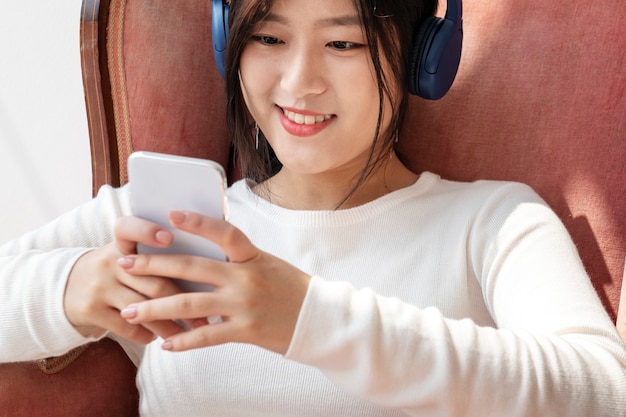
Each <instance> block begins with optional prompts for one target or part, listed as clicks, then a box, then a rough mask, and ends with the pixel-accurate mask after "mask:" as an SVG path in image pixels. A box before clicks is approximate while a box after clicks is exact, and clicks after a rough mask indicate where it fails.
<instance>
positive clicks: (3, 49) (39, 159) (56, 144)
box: [0, 0, 91, 244]
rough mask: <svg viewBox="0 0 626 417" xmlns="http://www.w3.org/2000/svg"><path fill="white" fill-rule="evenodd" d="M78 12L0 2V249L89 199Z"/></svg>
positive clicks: (59, 5)
mask: <svg viewBox="0 0 626 417" xmlns="http://www.w3.org/2000/svg"><path fill="white" fill-rule="evenodd" d="M80 9H81V0H65V1H47V0H46V1H44V0H36V1H24V0H2V1H0V244H2V243H3V242H5V241H6V240H8V239H10V238H12V237H15V236H18V235H19V234H21V233H23V232H24V231H26V230H29V229H32V228H34V227H37V226H39V225H41V224H43V223H44V222H46V221H48V220H50V219H52V218H54V217H56V216H57V215H59V214H61V213H63V212H65V211H67V210H68V209H70V208H72V207H74V206H76V205H78V204H79V203H81V202H83V201H85V200H87V199H89V198H90V196H91V165H90V156H89V136H88V130H87V117H86V114H85V101H84V94H83V87H82V79H81V67H80V45H79V31H80V26H79V23H80Z"/></svg>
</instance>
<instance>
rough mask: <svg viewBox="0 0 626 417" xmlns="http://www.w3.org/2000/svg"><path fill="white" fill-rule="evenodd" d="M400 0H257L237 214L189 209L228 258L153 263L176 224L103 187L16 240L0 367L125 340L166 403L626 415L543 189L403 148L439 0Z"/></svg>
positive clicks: (588, 298) (617, 363) (616, 360)
mask: <svg viewBox="0 0 626 417" xmlns="http://www.w3.org/2000/svg"><path fill="white" fill-rule="evenodd" d="M378 3H380V4H378V5H377V7H376V8H374V7H373V5H372V4H371V2H370V1H365V0H363V1H351V0H319V1H315V2H311V1H307V0H281V1H275V2H265V1H255V0H236V1H235V2H234V3H233V4H232V8H231V18H232V20H233V22H232V26H231V36H232V37H233V38H232V39H231V40H230V41H229V42H230V43H229V51H228V53H229V55H228V58H229V59H228V62H227V68H226V69H227V86H228V88H229V91H228V94H229V100H228V102H229V128H230V131H231V132H232V136H233V140H234V142H235V145H236V147H237V150H238V153H239V155H240V158H241V160H242V163H243V165H244V167H245V168H246V174H247V177H248V179H247V180H243V181H241V182H238V183H236V184H234V185H233V186H232V187H231V188H230V189H229V191H228V198H229V213H230V221H229V222H228V223H227V222H222V221H218V220H214V219H210V218H206V217H202V216H199V215H197V214H194V213H187V212H173V213H172V214H171V221H172V223H173V224H174V225H175V226H176V227H178V228H180V229H182V230H186V231H189V232H191V233H194V234H198V235H200V236H203V237H205V238H207V239H209V240H212V241H215V242H216V243H218V244H219V245H220V246H221V247H222V248H223V249H224V251H225V252H226V254H227V255H228V258H229V260H230V261H229V262H227V263H223V262H217V261H212V260H209V259H203V258H197V257H190V256H185V255H136V254H135V245H136V243H137V242H141V243H144V244H150V245H160V246H167V245H168V244H169V243H170V242H171V239H172V236H171V234H170V233H169V232H167V231H166V230H163V229H161V228H159V227H158V226H156V225H154V224H151V223H148V222H146V221H143V220H140V219H137V218H134V217H129V216H128V214H129V212H130V210H129V207H128V190H127V189H126V188H121V189H118V190H114V189H111V188H108V187H105V188H103V189H102V190H101V191H100V193H99V195H98V197H97V198H96V199H95V200H93V201H92V202H90V203H88V204H86V205H84V206H82V207H80V208H78V209H76V210H75V211H74V212H72V213H69V214H67V215H66V216H63V217H61V218H60V219H58V220H57V221H55V222H53V223H52V224H50V225H47V226H45V227H44V228H42V229H40V230H38V231H35V232H34V233H32V234H29V235H26V236H24V237H23V238H21V239H19V240H17V241H15V242H12V243H9V244H7V245H5V246H4V247H3V248H1V249H0V254H1V255H3V258H2V263H1V264H0V294H2V295H0V297H4V298H2V299H1V300H0V305H2V306H3V309H2V310H3V311H2V313H3V316H4V317H7V320H5V321H3V323H2V327H0V337H1V339H0V343H1V345H2V346H6V345H8V344H9V343H11V344H19V345H20V346H21V347H22V349H21V350H20V352H13V351H12V352H2V358H1V359H2V360H3V361H11V360H23V359H34V358H37V357H43V356H49V355H51V354H58V353H62V352H64V351H66V350H68V349H70V348H72V347H74V346H77V345H80V344H83V343H86V342H88V341H91V340H94V339H97V338H100V337H104V336H105V335H107V334H109V335H111V337H114V338H116V339H117V340H119V341H120V343H121V344H122V345H123V346H125V348H126V349H127V351H128V352H129V355H131V357H133V358H134V359H135V360H136V361H137V363H138V364H139V369H138V386H139V389H140V391H141V394H142V398H141V413H142V414H143V415H150V416H152V415H164V416H165V415H189V416H193V415H220V416H229V415H233V416H235V415H236V416H241V415H254V416H259V415H272V416H277V415H285V416H293V415H302V416H306V415H311V416H313V415H342V416H400V415H413V416H433V415H442V416H444V415H445V416H481V417H485V416H538V415H541V416H564V415H576V416H585V415H589V416H591V415H593V416H618V415H624V413H625V411H624V410H626V404H625V403H624V401H623V400H622V399H621V398H622V397H623V395H622V394H623V393H622V392H621V391H622V390H623V389H624V387H625V386H626V372H625V368H626V367H625V364H626V354H625V351H624V347H623V345H622V344H621V342H620V340H619V337H618V335H617V332H616V331H615V328H614V326H613V324H612V322H611V321H610V319H609V318H608V316H607V314H606V313H605V311H604V309H603V308H602V305H601V304H600V302H599V301H598V299H597V296H596V295H595V293H594V291H593V288H592V287H591V285H590V283H589V280H588V278H587V276H586V274H585V271H584V269H583V267H582V265H581V262H580V260H579V258H578V255H577V254H576V250H575V248H574V246H573V244H572V242H571V240H570V239H569V237H568V235H567V233H566V231H565V229H564V228H563V226H562V225H561V223H560V222H559V221H558V219H557V217H556V216H555V215H554V214H553V213H552V212H551V211H550V209H549V208H548V207H546V205H545V203H544V202H543V201H541V199H540V198H539V197H538V196H537V195H536V194H535V193H534V192H533V191H532V190H530V189H529V188H528V187H525V186H523V185H520V184H515V183H504V182H491V181H481V182H476V183H471V184H465V183H455V182H449V181H445V180H443V179H441V178H439V177H438V176H436V175H434V174H432V173H428V172H423V173H420V174H416V173H413V172H411V171H409V170H408V169H407V168H406V167H405V166H404V165H403V164H402V163H401V161H400V160H399V159H398V158H397V156H396V155H395V153H394V152H393V144H394V141H395V140H396V138H397V137H398V132H399V129H400V126H401V122H402V115H403V114H404V108H405V105H406V92H405V91H406V84H407V81H406V72H405V67H406V61H407V55H408V50H409V44H410V41H411V35H412V28H413V27H414V26H415V22H417V21H419V20H420V19H421V18H422V17H423V16H425V15H428V14H432V13H433V11H434V8H435V5H434V4H433V3H432V2H424V3H418V2H415V3H414V2H407V1H402V0H398V1H387V2H378ZM383 6H384V7H383ZM257 140H258V148H259V149H257V145H256V143H257ZM163 277H177V278H184V279H190V280H195V281H199V282H206V283H209V284H212V285H213V286H214V287H215V291H213V292H211V293H187V294H180V293H179V291H178V289H177V288H176V287H175V286H174V284H173V283H172V282H171V281H169V280H168V279H167V278H163ZM7 294H8V295H7ZM211 316H221V317H222V320H221V321H217V322H211V324H208V323H207V321H206V319H202V317H211ZM177 318H182V319H185V320H187V321H188V323H189V324H191V326H192V327H193V330H191V331H187V332H184V331H182V329H181V328H180V327H179V326H178V325H177V324H176V323H175V322H174V319H177ZM156 336H159V337H160V338H159V339H158V340H154V338H155V337H156ZM232 342H235V343H232ZM144 344H147V345H146V347H145V348H144V347H143V346H144ZM198 348H204V349H198Z"/></svg>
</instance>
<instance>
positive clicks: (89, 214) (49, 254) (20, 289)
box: [0, 186, 128, 362]
mask: <svg viewBox="0 0 626 417" xmlns="http://www.w3.org/2000/svg"><path fill="white" fill-rule="evenodd" d="M125 192H126V191H125V190H123V189H122V190H119V191H116V190H115V189H113V188H111V187H108V186H106V187H103V188H102V189H101V190H100V192H99V193H98V196H97V197H96V198H95V199H93V200H91V201H89V202H87V203H86V204H84V205H82V206H80V207H78V208H77V209H75V210H73V211H71V212H68V213H67V214H65V215H63V216H61V217H59V218H57V219H56V220H54V221H52V222H50V223H49V224H47V225H45V226H43V227H41V228H39V229H37V230H35V231H33V232H30V233H27V234H25V235H24V236H22V237H21V238H19V239H16V240H14V241H11V242H8V243H7V244H5V245H3V246H2V247H0V362H15V361H24V360H34V359H40V358H44V357H49V356H56V355H60V354H62V353H65V352H67V351H68V350H70V349H72V348H74V347H76V346H79V345H81V344H84V343H87V342H89V341H91V340H93V339H90V338H85V337H83V336H82V335H81V334H80V333H79V332H77V331H76V329H75V328H74V327H73V326H72V325H71V323H70V322H69V321H68V320H67V317H66V316H65V312H64V307H63V297H64V293H65V286H66V283H67V278H68V276H69V273H70V271H71V269H72V267H73V265H74V263H75V262H76V260H77V259H78V258H79V257H80V256H82V255H83V254H84V253H85V252H87V251H89V250H90V249H91V248H96V247H99V246H102V245H104V244H106V243H108V242H109V241H111V238H112V230H113V225H114V223H115V220H116V219H117V218H118V217H119V216H120V215H122V214H124V213H127V212H128V209H127V207H126V205H127V204H126V202H125V199H124V194H125Z"/></svg>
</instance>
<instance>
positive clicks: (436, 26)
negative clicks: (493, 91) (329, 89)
mask: <svg viewBox="0 0 626 417" xmlns="http://www.w3.org/2000/svg"><path fill="white" fill-rule="evenodd" d="M212 2H213V11H212V21H211V30H212V36H213V52H214V55H215V62H216V64H217V69H218V71H219V73H220V75H221V76H222V77H224V62H225V58H226V40H227V39H228V8H229V4H228V3H226V2H225V1H224V0H212ZM462 15H463V6H462V4H461V0H447V6H446V15H445V17H444V18H440V17H437V16H428V17H427V18H425V19H424V20H422V22H421V23H420V24H419V26H418V27H417V28H416V29H415V33H414V35H413V46H412V50H411V54H410V58H409V92H410V93H411V94H415V95H417V96H420V97H422V98H425V99H429V100H438V99H440V98H441V97H443V96H444V95H445V94H446V93H447V92H448V90H449V89H450V86H452V82H453V81H454V78H455V77H456V73H457V70H458V68H459V63H460V61H461V49H462V44H463V19H462Z"/></svg>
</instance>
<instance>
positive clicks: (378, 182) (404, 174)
mask: <svg viewBox="0 0 626 417" xmlns="http://www.w3.org/2000/svg"><path fill="white" fill-rule="evenodd" d="M359 175H360V172H356V173H352V174H347V175H337V173H332V174H331V173H322V174H315V175H303V174H297V173H293V172H290V171H288V170H286V169H283V170H281V171H280V172H279V173H278V174H276V175H275V176H273V177H272V178H270V179H268V180H267V181H265V182H263V183H261V184H259V185H257V186H255V187H254V191H255V192H256V193H257V194H258V195H259V196H261V197H263V198H265V199H267V200H269V201H271V202H272V203H274V204H277V205H279V206H281V207H285V208H289V209H294V210H335V209H347V208H352V207H357V206H360V205H363V204H366V203H368V202H370V201H373V200H375V199H377V198H380V197H382V196H384V195H386V194H389V193H390V192H393V191H396V190H399V189H401V188H405V187H408V186H410V185H412V184H414V183H415V181H417V178H418V177H419V176H418V175H417V174H415V173H413V172H411V171H409V169H408V168H406V167H405V166H404V165H403V164H402V162H400V161H399V160H398V158H397V157H396V156H395V154H394V153H392V154H391V155H390V157H389V159H387V160H385V161H383V162H382V163H380V164H379V165H378V166H377V167H376V168H375V170H374V172H372V173H371V174H370V175H369V176H368V177H367V178H366V179H365V180H364V181H363V182H362V183H361V184H360V185H359V187H358V188H356V189H354V184H355V183H356V182H357V181H358V180H359Z"/></svg>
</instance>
